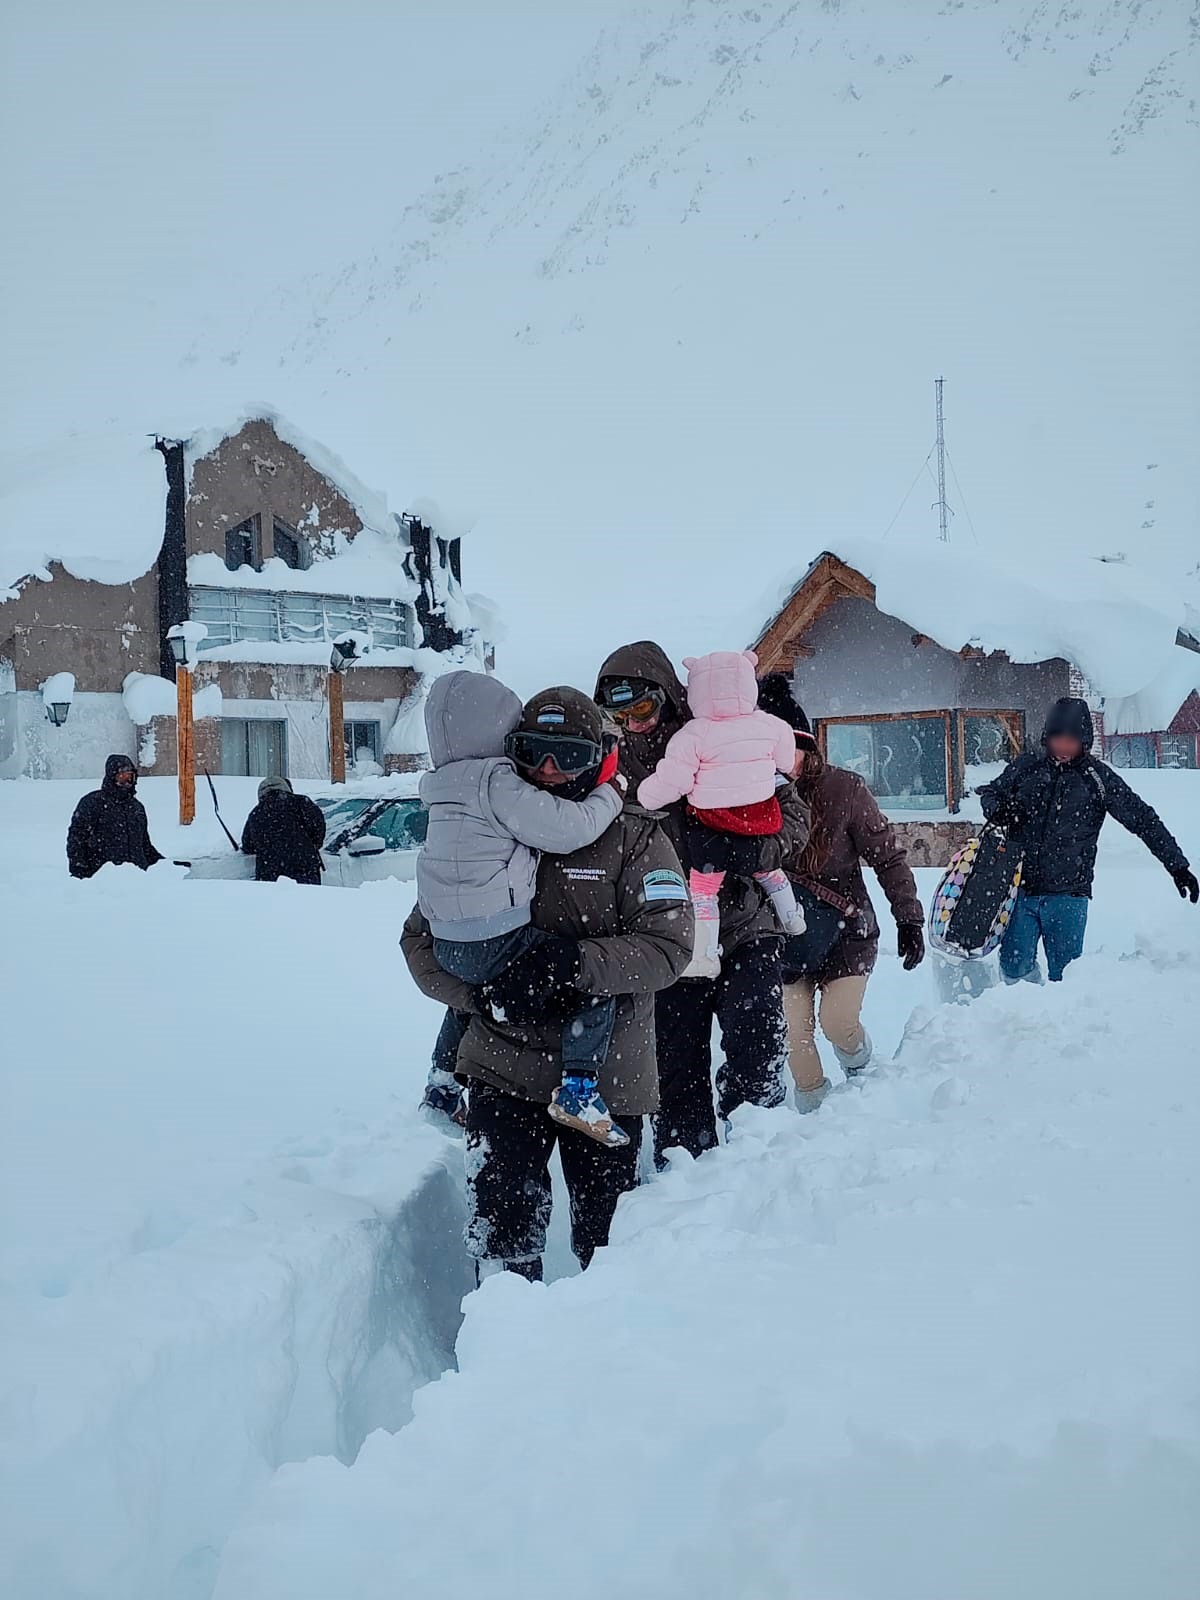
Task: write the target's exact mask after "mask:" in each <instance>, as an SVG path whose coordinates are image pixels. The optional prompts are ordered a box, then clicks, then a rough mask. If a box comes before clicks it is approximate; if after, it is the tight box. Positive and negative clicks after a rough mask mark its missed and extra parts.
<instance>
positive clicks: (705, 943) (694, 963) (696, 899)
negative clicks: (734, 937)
mask: <svg viewBox="0 0 1200 1600" xmlns="http://www.w3.org/2000/svg"><path fill="white" fill-rule="evenodd" d="M724 881H725V874H724V873H723V872H696V871H692V872H690V873H689V874H688V889H689V891H690V892H691V896H692V908H693V910H694V911H695V913H696V931H695V934H694V936H693V941H694V942H693V944H692V959H691V960H690V961H689V962H688V964H687V966H686V967H684V969H683V972H682V973H681V974H680V976H681V977H684V978H715V977H717V976H718V975H719V973H720V971H721V912H720V907H719V905H718V897H719V895H720V893H721V885H722V884H723V883H724Z"/></svg>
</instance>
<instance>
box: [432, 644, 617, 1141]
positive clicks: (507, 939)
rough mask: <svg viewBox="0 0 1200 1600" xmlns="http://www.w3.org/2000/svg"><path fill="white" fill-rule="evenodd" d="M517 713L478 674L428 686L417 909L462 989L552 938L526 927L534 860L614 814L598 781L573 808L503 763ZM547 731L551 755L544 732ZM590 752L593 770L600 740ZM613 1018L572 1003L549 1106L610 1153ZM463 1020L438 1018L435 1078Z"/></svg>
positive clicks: (608, 1005)
mask: <svg viewBox="0 0 1200 1600" xmlns="http://www.w3.org/2000/svg"><path fill="white" fill-rule="evenodd" d="M522 710H523V708H522V705H521V702H520V700H518V698H517V696H516V695H515V694H514V693H513V692H512V690H511V689H508V688H506V687H505V686H504V684H502V683H501V682H500V681H499V679H497V678H493V677H490V676H487V675H486V674H484V673H480V672H451V673H447V674H446V676H445V677H442V678H438V679H437V681H436V682H435V683H434V685H433V688H432V689H431V690H430V693H429V699H428V701H427V703H426V706H425V728H426V732H427V734H428V737H429V753H430V756H431V757H432V760H433V771H432V772H427V773H426V774H425V776H424V777H423V778H422V779H421V799H422V800H423V801H424V803H425V805H426V807H427V808H428V811H429V827H428V832H427V833H426V836H425V844H424V847H423V848H422V850H421V854H420V855H419V857H418V858H417V903H418V905H419V906H420V909H421V914H422V916H423V917H424V918H425V920H426V922H428V924H429V929H430V932H431V933H432V934H433V948H434V954H435V955H436V957H437V961H438V965H439V966H440V967H441V968H442V969H443V971H445V972H448V973H451V974H452V975H453V976H454V977H456V978H461V979H462V980H463V982H464V983H470V984H486V983H489V982H491V981H493V980H494V979H496V978H498V977H499V976H500V974H501V973H502V972H504V971H505V970H506V969H507V968H508V967H509V966H511V965H512V964H513V962H514V961H516V960H517V959H518V957H520V956H523V955H525V954H526V953H527V952H529V951H530V950H532V949H534V948H535V947H536V946H538V945H547V944H549V943H550V942H551V941H552V939H553V935H551V934H548V933H545V932H543V931H542V930H541V929H539V928H535V927H533V925H532V923H531V922H530V906H531V903H532V901H533V895H534V888H535V883H536V878H537V865H538V856H539V854H540V853H541V852H542V851H549V852H551V853H552V854H554V855H570V854H572V853H573V852H574V851H576V850H581V849H583V848H584V846H585V845H589V844H592V843H594V841H595V840H597V839H598V838H599V837H600V835H601V834H602V833H603V832H604V831H605V829H606V828H607V827H608V826H609V824H610V823H611V822H613V821H614V819H615V818H616V817H617V815H618V814H619V813H620V811H621V808H622V805H623V801H622V798H621V795H620V793H619V791H618V789H617V788H616V786H615V784H614V783H611V782H603V781H601V782H599V783H598V784H597V786H596V787H594V788H593V789H592V792H591V793H590V794H588V795H586V796H585V797H584V798H582V799H563V798H561V797H560V796H558V795H556V794H552V793H550V792H549V791H547V790H544V789H538V788H535V787H534V785H533V784H531V783H527V782H526V781H525V779H524V778H523V777H521V775H520V773H519V772H518V770H517V765H516V763H515V762H514V761H513V760H512V758H511V757H510V756H509V755H508V754H507V753H506V751H507V748H508V746H509V744H510V742H511V741H510V735H513V736H514V737H515V738H516V739H518V740H519V739H521V737H522V736H521V735H515V734H514V730H515V729H516V727H517V725H518V723H519V722H520V721H521V717H522ZM561 720H562V719H561V718H560V721H561ZM597 726H598V727H599V726H600V723H599V712H597ZM546 731H547V735H548V737H549V739H550V741H551V743H550V745H549V746H548V748H553V741H554V738H555V734H554V730H553V729H552V728H550V727H548V728H547V730H546ZM561 732H562V730H561V729H560V730H559V737H561ZM587 742H588V741H583V740H577V739H572V740H568V741H566V744H569V745H571V746H575V745H578V746H580V747H581V748H580V750H579V751H578V752H577V754H578V756H579V758H580V759H583V758H584V757H587V756H589V755H590V752H589V751H586V750H583V749H582V745H583V744H585V743H587ZM564 748H565V746H564ZM594 754H595V762H594V766H595V767H596V768H599V767H600V766H601V764H602V762H603V757H604V750H603V744H602V741H600V742H597V743H596V745H595V751H594ZM614 774H615V762H614ZM615 1018H616V1001H615V1000H614V999H613V998H612V997H611V996H610V997H608V998H605V999H602V1000H598V1001H596V1002H595V1003H593V1004H590V1005H581V1008H580V1010H579V1012H578V1013H577V1014H576V1015H575V1016H572V1017H568V1018H567V1020H566V1022H565V1023H564V1025H563V1045H562V1057H563V1082H562V1085H561V1087H560V1089H559V1090H557V1091H556V1092H555V1096H554V1099H553V1101H552V1102H551V1105H550V1108H549V1109H550V1115H551V1116H552V1117H554V1118H555V1120H556V1121H558V1122H563V1123H566V1124H567V1125H568V1126H571V1127H575V1128H578V1129H579V1131H580V1132H582V1133H586V1134H588V1135H589V1136H590V1137H591V1138H593V1139H597V1140H598V1141H599V1142H600V1143H602V1144H606V1145H608V1146H610V1147H611V1148H616V1147H618V1146H620V1145H625V1144H628V1143H629V1138H628V1135H627V1134H625V1133H624V1132H623V1131H622V1130H621V1128H620V1127H618V1126H617V1124H616V1123H615V1122H614V1121H613V1120H612V1117H611V1116H610V1114H609V1111H608V1108H607V1106H606V1105H605V1103H604V1101H603V1099H602V1098H601V1096H600V1093H599V1089H598V1087H597V1084H596V1078H597V1069H598V1067H599V1066H600V1065H602V1064H603V1062H604V1060H605V1059H606V1057H607V1055H608V1048H609V1045H610V1043H611V1040H612V1031H613V1023H614V1021H615ZM469 1020H470V1019H469V1017H468V1016H466V1015H465V1014H462V1013H458V1012H453V1011H452V1012H448V1013H447V1016H446V1020H445V1022H444V1023H443V1025H442V1032H441V1034H440V1035H439V1037H438V1042H437V1046H436V1049H435V1052H434V1059H435V1062H437V1063H438V1064H439V1066H440V1068H441V1071H442V1073H443V1074H444V1073H445V1072H446V1071H447V1066H448V1064H449V1063H451V1062H453V1060H454V1058H455V1056H456V1055H457V1053H458V1046H459V1044H460V1042H461V1040H462V1036H463V1034H464V1032H465V1031H466V1027H467V1024H468V1022H469ZM495 1020H496V1021H503V1020H504V1018H503V1017H501V1016H499V1015H497V1016H496V1018H495Z"/></svg>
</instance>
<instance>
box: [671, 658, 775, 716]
mask: <svg viewBox="0 0 1200 1600" xmlns="http://www.w3.org/2000/svg"><path fill="white" fill-rule="evenodd" d="M683 664H684V666H685V667H686V668H687V675H688V705H689V706H690V707H691V709H692V715H693V716H696V717H711V718H714V719H721V718H725V717H748V716H749V715H750V713H751V712H752V711H753V710H754V709H755V708H756V706H757V705H758V679H757V678H756V677H755V676H754V669H755V667H756V666H757V665H758V657H757V656H756V655H755V653H754V651H753V650H714V651H713V653H712V654H711V655H707V656H685V657H684V659H683Z"/></svg>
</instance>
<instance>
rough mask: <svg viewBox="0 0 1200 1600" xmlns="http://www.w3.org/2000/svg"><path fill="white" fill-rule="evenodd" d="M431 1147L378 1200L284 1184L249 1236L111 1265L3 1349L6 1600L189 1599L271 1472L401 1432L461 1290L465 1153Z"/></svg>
mask: <svg viewBox="0 0 1200 1600" xmlns="http://www.w3.org/2000/svg"><path fill="white" fill-rule="evenodd" d="M440 1142H441V1143H443V1144H444V1152H443V1153H442V1154H441V1155H440V1156H439V1157H436V1158H435V1159H434V1160H433V1161H432V1162H430V1163H428V1164H427V1166H426V1169H425V1170H424V1171H423V1172H421V1173H420V1174H419V1175H418V1176H417V1177H416V1179H415V1181H414V1182H413V1183H412V1186H411V1187H410V1188H409V1190H408V1192H407V1193H406V1194H405V1195H404V1196H403V1198H401V1199H400V1200H399V1201H398V1202H396V1203H394V1204H391V1205H383V1204H379V1203H372V1202H368V1201H363V1200H358V1199H353V1198H349V1197H346V1196H344V1195H339V1194H333V1193H329V1192H327V1191H324V1190H321V1189H318V1188H316V1187H315V1186H313V1185H312V1184H310V1183H306V1182H304V1181H299V1182H297V1181H292V1182H287V1181H281V1182H280V1183H278V1184H277V1185H275V1186H274V1187H273V1188H271V1189H270V1190H265V1191H264V1192H263V1194H262V1195H261V1196H259V1195H256V1196H255V1205H254V1215H253V1216H252V1217H250V1218H248V1219H247V1220H246V1222H245V1223H244V1224H243V1225H240V1226H235V1227H229V1228H223V1229H211V1230H209V1231H208V1232H207V1233H206V1234H205V1236H204V1237H203V1239H201V1240H199V1241H197V1240H189V1241H186V1242H184V1243H181V1244H176V1245H174V1246H170V1247H168V1248H166V1249H163V1250H158V1251H154V1250H151V1251H149V1252H147V1253H146V1254H144V1255H143V1256H141V1257H135V1258H132V1259H131V1260H130V1261H129V1262H127V1263H124V1264H122V1267H121V1268H120V1270H119V1273H116V1274H114V1277H119V1278H120V1279H121V1280H122V1281H121V1284H120V1294H119V1295H113V1293H112V1288H113V1284H112V1282H109V1283H107V1284H105V1285H103V1286H97V1287H96V1288H94V1289H88V1290H80V1291H78V1292H76V1293H74V1294H72V1295H71V1296H69V1297H67V1299H66V1300H62V1299H59V1300H56V1301H54V1302H53V1303H52V1304H50V1303H48V1307H47V1309H48V1312H49V1313H50V1314H51V1315H50V1318H49V1319H48V1321H47V1327H46V1338H47V1340H48V1341H49V1346H50V1347H49V1348H47V1347H46V1345H45V1343H44V1342H43V1341H41V1340H39V1341H38V1345H39V1348H38V1349H37V1351H36V1352H34V1351H32V1350H31V1351H22V1350H20V1349H18V1351H17V1369H18V1382H17V1385H16V1387H15V1389H14V1390H12V1391H10V1393H9V1396H8V1400H9V1405H8V1406H6V1407H5V1408H4V1409H3V1410H2V1411H0V1453H2V1455H3V1458H4V1477H5V1479H6V1483H5V1487H4V1490H3V1498H4V1502H5V1522H6V1524H7V1526H8V1527H9V1528H10V1529H11V1533H8V1534H6V1536H5V1538H4V1541H3V1544H4V1546H5V1553H4V1555H3V1556H2V1557H0V1590H2V1591H3V1593H4V1594H5V1595H6V1596H8V1597H11V1600H115V1597H117V1596H120V1597H121V1600H205V1597H207V1596H208V1595H210V1594H211V1592H212V1588H213V1585H214V1583H215V1581H216V1574H217V1568H218V1565H219V1562H220V1557H221V1550H222V1547H223V1544H224V1541H225V1538H226V1536H227V1535H228V1533H229V1531H230V1529H231V1528H232V1527H233V1526H234V1525H235V1524H236V1522H237V1521H238V1519H239V1517H240V1516H241V1514H242V1513H243V1512H244V1510H245V1507H246V1505H247V1503H248V1501H249V1500H250V1499H251V1498H252V1497H253V1496H254V1494H255V1493H256V1492H257V1491H258V1489H259V1488H261V1487H262V1486H263V1485H264V1484H265V1483H266V1482H267V1481H268V1480H269V1478H270V1477H271V1475H272V1474H273V1473H274V1472H275V1470H276V1469H277V1468H278V1467H280V1466H282V1465H284V1464H286V1463H288V1462H296V1461H303V1460H305V1459H307V1458H309V1457H311V1456H332V1457H334V1458H336V1459H337V1460H339V1461H341V1462H344V1463H347V1464H349V1463H351V1462H353V1461H354V1459H355V1457H356V1455H357V1454H358V1451H359V1448H360V1447H361V1445H362V1442H363V1440H364V1439H365V1438H366V1437H367V1435H368V1434H370V1433H372V1432H374V1431H375V1430H376V1429H385V1430H388V1431H395V1430H397V1429H399V1428H401V1427H403V1426H404V1425H405V1423H407V1422H408V1421H409V1420H410V1418H411V1416H412V1397H413V1394H414V1392H415V1390H416V1389H418V1388H419V1387H421V1386H422V1385H423V1384H426V1383H428V1382H430V1381H431V1380H433V1379H434V1378H436V1377H438V1376H439V1374H440V1373H442V1372H443V1371H445V1370H446V1368H448V1367H450V1366H453V1364H454V1344H455V1339H456V1337H457V1334H458V1329H459V1325H460V1322H461V1310H460V1306H461V1301H462V1297H463V1295H464V1294H465V1293H466V1292H467V1290H468V1289H469V1288H471V1287H473V1283H474V1279H473V1274H472V1273H471V1269H470V1264H469V1262H468V1259H467V1257H466V1254H465V1251H464V1249H463V1245H462V1228H463V1222H464V1219H465V1191H464V1185H463V1181H462V1177H461V1167H462V1161H461V1149H460V1147H459V1146H458V1145H457V1144H456V1143H454V1142H452V1141H450V1140H445V1141H440ZM68 1303H71V1309H72V1315H71V1325H70V1327H68V1326H67V1325H66V1324H65V1323H64V1324H63V1325H62V1326H61V1327H59V1328H57V1329H56V1328H55V1325H54V1320H53V1319H54V1315H55V1314H56V1313H58V1312H59V1311H61V1310H62V1309H63V1308H64V1307H65V1306H67V1304H68ZM81 1327H86V1328H87V1329H88V1330H89V1337H88V1341H87V1343H86V1345H84V1344H83V1342H82V1341H81V1340H80V1339H79V1333H80V1330H81ZM31 1343H32V1341H31ZM56 1343H57V1346H58V1348H57V1352H56V1350H55V1348H54V1347H55V1344H56ZM22 1356H25V1357H26V1358H27V1359H26V1360H25V1361H24V1362H22ZM22 1369H23V1372H22ZM51 1373H53V1375H54V1381H53V1382H51V1381H47V1380H48V1379H49V1377H50V1375H51ZM26 1374H27V1375H28V1379H29V1381H24V1382H22V1381H21V1378H22V1376H24V1375H26ZM39 1376H40V1377H41V1378H42V1380H43V1381H40V1382H39V1381H37V1380H38V1378H39ZM10 1407H11V1410H10V1409H9V1408H10Z"/></svg>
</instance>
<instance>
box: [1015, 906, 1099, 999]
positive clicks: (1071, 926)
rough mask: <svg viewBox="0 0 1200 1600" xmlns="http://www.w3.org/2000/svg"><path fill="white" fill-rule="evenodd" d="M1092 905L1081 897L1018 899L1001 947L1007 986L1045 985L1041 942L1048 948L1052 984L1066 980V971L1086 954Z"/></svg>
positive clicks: (1048, 963)
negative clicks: (1023, 982) (1023, 983)
mask: <svg viewBox="0 0 1200 1600" xmlns="http://www.w3.org/2000/svg"><path fill="white" fill-rule="evenodd" d="M1087 915H1088V903H1087V900H1086V899H1085V898H1084V896H1083V895H1080V894H1026V893H1025V891H1024V889H1022V890H1021V892H1020V894H1019V895H1018V896H1017V903H1016V905H1015V906H1014V907H1013V914H1012V921H1011V922H1010V923H1009V925H1008V931H1007V933H1006V934H1005V935H1004V942H1003V944H1002V945H1001V946H1000V971H1001V972H1002V973H1003V975H1004V981H1005V983H1020V982H1021V980H1022V979H1026V980H1028V981H1029V982H1032V983H1040V982H1041V974H1040V973H1039V972H1038V941H1039V940H1040V941H1041V942H1042V944H1044V945H1045V947H1046V967H1047V970H1048V972H1049V976H1050V982H1051V983H1059V982H1061V980H1062V975H1063V968H1064V967H1066V966H1067V965H1068V964H1069V963H1070V962H1072V961H1074V960H1076V959H1077V958H1078V957H1079V956H1081V955H1082V954H1083V935H1084V930H1085V929H1086V927H1087Z"/></svg>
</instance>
